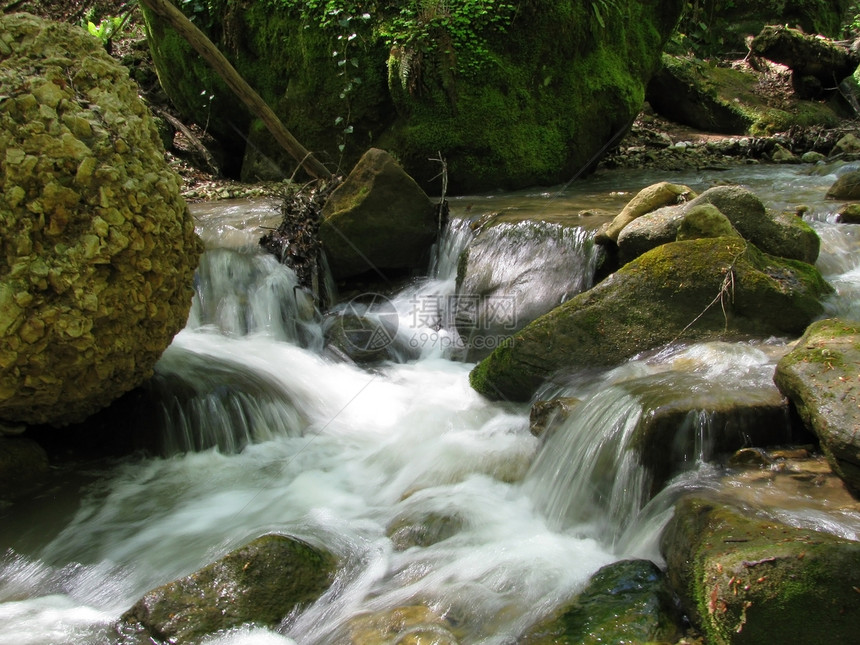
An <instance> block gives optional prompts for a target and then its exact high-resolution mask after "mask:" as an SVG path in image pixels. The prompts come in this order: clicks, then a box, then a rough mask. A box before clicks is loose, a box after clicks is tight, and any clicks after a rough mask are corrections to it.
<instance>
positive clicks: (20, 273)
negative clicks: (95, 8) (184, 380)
mask: <svg viewBox="0 0 860 645" xmlns="http://www.w3.org/2000/svg"><path fill="white" fill-rule="evenodd" d="M0 87H2V91H0V169H2V175H0V181H2V184H3V191H2V193H0V421H6V422H10V423H15V422H19V423H26V424H39V423H49V424H53V425H64V424H67V423H71V422H77V421H81V420H83V419H84V418H86V417H87V416H88V415H90V414H91V413H93V412H95V411H97V410H99V409H100V408H102V407H104V406H105V405H107V404H109V403H110V402H111V401H112V400H114V399H115V398H116V397H118V396H119V395H121V394H123V393H124V392H126V391H128V390H130V389H132V388H134V387H135V386H137V385H139V384H140V383H142V382H143V381H144V380H145V379H147V378H148V377H149V376H150V374H151V372H152V367H153V365H154V364H155V362H156V361H157V360H158V358H159V356H160V355H161V352H162V351H163V350H164V349H165V348H166V347H167V345H168V344H169V343H170V341H171V339H172V338H173V336H174V334H176V332H177V331H179V330H180V329H181V328H182V327H183V325H184V324H185V320H186V318H187V315H188V310H189V307H190V304H191V288H192V278H193V272H194V269H195V267H196V266H197V259H198V256H199V253H200V247H199V242H198V240H197V238H196V236H195V233H194V226H193V222H192V220H191V217H190V215H189V213H188V209H187V207H186V205H185V202H184V201H183V199H182V197H181V195H180V184H179V179H178V178H177V176H176V175H175V173H174V172H173V171H171V170H170V169H169V168H168V166H167V165H166V163H165V160H164V153H163V148H162V145H161V142H160V140H159V137H158V133H157V131H156V128H155V125H154V123H153V121H152V118H151V116H150V114H149V113H148V111H147V109H146V107H145V106H144V105H143V103H142V102H141V101H140V99H139V98H138V95H137V87H136V86H135V85H134V84H133V83H132V82H131V81H130V80H129V79H128V73H127V71H126V70H125V69H124V68H123V67H121V66H120V65H119V64H118V63H116V62H115V61H114V60H113V59H112V58H110V57H109V56H108V55H107V54H106V53H105V52H104V49H103V47H102V46H101V43H100V42H99V41H98V40H96V39H95V38H93V37H91V36H90V35H89V34H87V33H86V32H85V31H83V30H82V29H79V28H77V27H73V26H71V25H64V24H54V23H50V22H46V21H43V20H41V19H38V18H36V17H34V16H30V15H28V14H12V15H6V16H0Z"/></svg>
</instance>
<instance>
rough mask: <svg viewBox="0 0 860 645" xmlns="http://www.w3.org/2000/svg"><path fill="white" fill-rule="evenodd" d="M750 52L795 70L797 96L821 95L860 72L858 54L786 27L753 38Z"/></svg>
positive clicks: (793, 75)
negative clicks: (858, 69)
mask: <svg viewBox="0 0 860 645" xmlns="http://www.w3.org/2000/svg"><path fill="white" fill-rule="evenodd" d="M750 51H751V52H752V53H753V54H756V55H757V56H762V57H764V58H767V59H769V60H772V61H774V62H776V63H780V64H782V65H786V66H787V67H789V68H790V69H791V80H792V85H793V87H794V91H795V93H797V95H798V96H800V97H801V98H813V97H817V96H819V95H821V94H822V93H823V92H824V90H825V88H832V87H833V86H834V85H836V84H837V83H839V81H841V80H842V79H844V78H845V77H846V76H850V75H851V73H852V72H853V71H854V70H855V69H857V65H858V63H860V59H858V56H857V53H856V52H854V51H852V50H851V49H848V48H846V47H842V46H840V45H837V44H835V43H833V42H831V41H829V40H826V39H824V38H820V37H819V36H818V35H816V34H807V33H804V32H803V31H801V30H799V29H793V28H791V27H788V26H787V25H785V24H784V23H783V24H782V25H768V26H767V27H765V28H764V29H762V30H761V32H760V33H759V34H758V35H757V36H756V37H755V38H753V40H752V42H751V43H750Z"/></svg>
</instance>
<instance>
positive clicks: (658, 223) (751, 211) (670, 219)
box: [598, 184, 821, 264]
mask: <svg viewBox="0 0 860 645" xmlns="http://www.w3.org/2000/svg"><path fill="white" fill-rule="evenodd" d="M658 185H659V184H658ZM631 203H632V201H631ZM703 207H704V210H702V209H703ZM691 215H693V217H692V219H690V221H687V220H688V218H689V217H690V216H691ZM721 216H724V218H725V219H728V222H725V221H724V218H723V217H721ZM718 222H719V225H718V224H717V223H718ZM726 224H728V227H727V226H726ZM682 229H683V231H682ZM694 231H695V232H694ZM720 234H723V235H729V236H734V235H737V234H740V235H741V236H742V237H743V238H744V239H746V240H748V241H750V242H752V243H753V244H755V245H756V246H757V247H758V248H760V249H761V250H762V251H764V252H766V253H770V254H771V255H776V256H779V257H784V258H789V259H792V260H800V261H802V262H807V263H809V264H813V263H814V262H815V260H816V259H817V258H818V252H819V247H820V245H821V240H820V239H819V237H818V234H817V233H816V232H815V230H814V229H813V228H812V226H810V225H809V224H808V223H807V222H805V221H804V220H803V219H802V218H800V217H798V216H797V215H796V214H794V213H784V212H778V211H774V210H769V209H768V208H766V207H765V205H764V202H762V201H761V199H759V197H758V196H757V195H756V194H755V193H753V192H751V191H750V190H748V189H747V188H744V187H743V186H738V185H729V186H715V187H714V188H709V189H708V190H706V191H705V192H703V193H702V194H701V195H699V196H698V197H695V198H694V199H692V200H691V201H688V202H686V203H683V204H678V205H676V206H664V207H663V208H659V209H657V210H656V211H652V212H648V213H645V214H643V215H642V216H641V217H637V218H636V219H634V220H633V221H631V222H629V223H628V224H626V225H625V226H624V227H623V228H622V229H621V232H620V233H619V234H618V240H617V242H618V256H619V259H620V260H621V261H622V262H628V261H630V260H631V259H633V258H635V257H636V256H638V255H641V254H642V253H644V252H645V251H647V250H649V249H653V248H655V247H657V246H659V245H661V244H665V243H666V242H671V241H673V240H676V239H683V238H684V237H686V236H690V237H696V236H699V237H714V236H719V235H720ZM598 239H599V238H598Z"/></svg>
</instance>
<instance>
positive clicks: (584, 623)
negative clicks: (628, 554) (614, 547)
mask: <svg viewBox="0 0 860 645" xmlns="http://www.w3.org/2000/svg"><path fill="white" fill-rule="evenodd" d="M678 632H679V630H678V627H677V625H676V623H675V616H674V608H673V606H672V597H671V593H670V592H669V590H668V588H667V586H666V584H665V579H664V576H663V573H662V572H661V571H660V569H659V568H658V567H657V565H655V564H654V563H653V562H650V561H648V560H622V561H620V562H615V563H613V564H609V565H606V566H605V567H602V568H601V569H600V570H599V571H598V572H597V573H595V574H594V575H593V576H592V577H591V579H590V580H589V581H588V584H587V585H586V587H585V589H584V590H583V591H582V592H581V593H579V594H578V595H577V596H576V597H575V598H574V599H573V600H571V602H570V603H568V604H566V605H565V606H564V607H563V608H562V609H561V610H560V612H559V615H557V616H556V617H554V618H552V619H550V620H547V621H545V622H544V623H542V624H540V625H538V626H537V627H534V628H532V629H531V630H529V632H528V633H527V634H525V635H524V636H523V637H521V639H520V640H519V641H518V642H519V643H521V644H522V645H600V644H601V643H650V642H655V643H656V642H673V641H674V640H675V639H676V637H677V636H678Z"/></svg>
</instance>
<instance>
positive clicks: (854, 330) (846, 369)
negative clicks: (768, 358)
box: [774, 318, 860, 494]
mask: <svg viewBox="0 0 860 645" xmlns="http://www.w3.org/2000/svg"><path fill="white" fill-rule="evenodd" d="M774 381H775V382H776V384H777V386H778V387H779V389H780V390H781V391H782V392H783V393H784V394H785V395H786V396H787V397H788V398H789V399H790V400H791V402H792V403H793V404H794V405H795V407H796V408H797V410H798V412H799V413H800V417H801V419H803V422H804V423H805V424H806V426H807V427H808V428H809V429H810V430H811V431H812V432H814V433H815V434H816V435H817V436H818V440H819V442H820V445H821V449H822V450H823V451H824V453H825V454H826V455H827V459H828V461H829V462H830V465H831V467H832V468H833V470H834V472H836V473H837V474H838V475H839V476H840V477H841V478H842V479H843V481H845V483H846V485H847V486H849V488H851V489H852V490H853V491H854V492H855V494H860V432H858V431H860V325H858V324H857V323H855V322H849V321H845V320H840V319H838V318H831V319H828V320H821V321H818V322H816V323H813V324H812V325H810V327H809V329H807V331H806V333H805V334H804V335H803V337H802V338H801V339H800V340H799V341H798V342H797V345H796V346H795V348H794V349H793V350H792V351H790V352H789V353H788V354H786V355H785V356H784V357H783V358H782V360H780V362H779V364H778V365H777V368H776V373H775V374H774Z"/></svg>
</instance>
